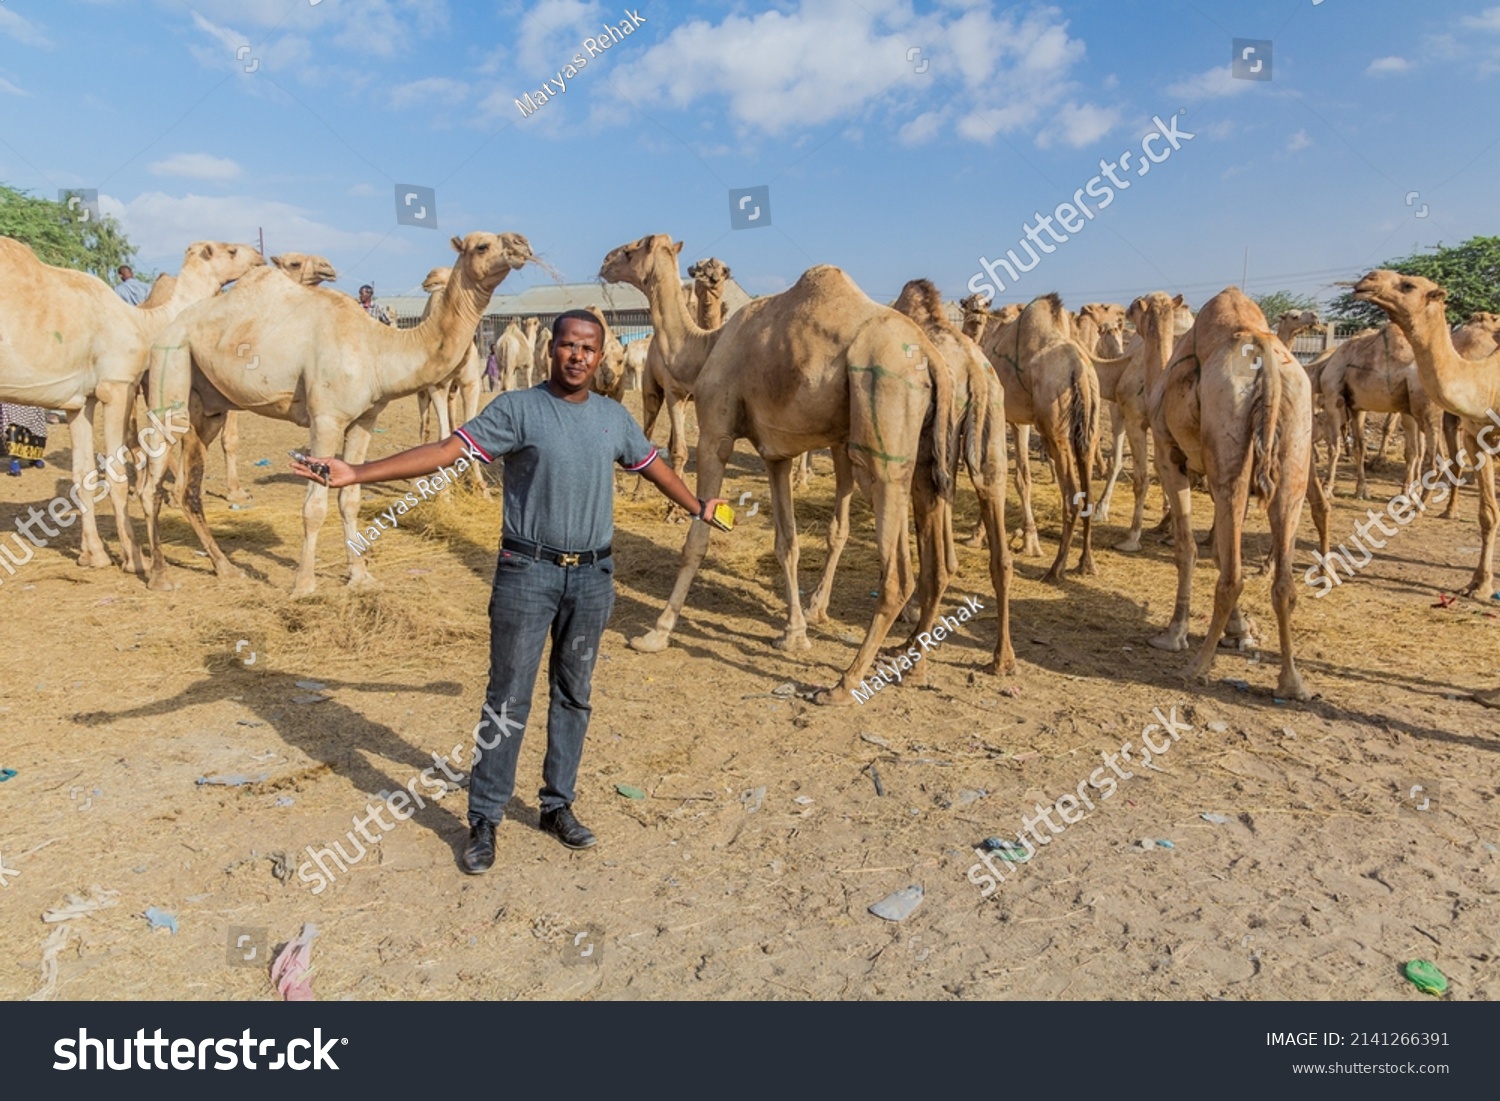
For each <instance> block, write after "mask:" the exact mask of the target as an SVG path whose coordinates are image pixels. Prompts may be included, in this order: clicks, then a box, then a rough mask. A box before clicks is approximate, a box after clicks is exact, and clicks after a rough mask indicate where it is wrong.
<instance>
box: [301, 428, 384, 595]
mask: <svg viewBox="0 0 1500 1101" xmlns="http://www.w3.org/2000/svg"><path fill="white" fill-rule="evenodd" d="M311 427H312V442H311V443H310V444H309V445H308V454H309V455H337V454H338V453H339V452H340V451H341V450H342V449H343V443H344V437H345V431H344V428H343V426H342V425H340V424H339V423H338V422H337V421H336V420H334V419H333V418H331V417H314V418H313V421H312V425H311ZM346 488H347V489H357V487H356V486H348V487H346ZM340 492H341V493H342V492H343V491H340ZM354 508H355V510H356V512H357V511H358V508H359V498H358V497H357V496H356V497H355V498H354ZM342 509H343V500H342V497H341V498H340V511H342ZM327 515H328V487H327V486H325V485H323V483H321V482H313V481H309V482H308V483H307V496H306V497H305V498H303V501H302V557H301V559H300V560H299V561H298V563H297V577H296V579H295V580H294V581H293V582H292V595H293V596H311V595H312V594H313V592H314V591H315V590H316V589H317V586H318V579H317V574H316V573H315V569H316V567H317V562H318V529H319V528H321V527H322V526H323V520H324V518H325V517H326V516H327ZM366 576H368V574H366ZM349 579H350V581H351V582H352V581H353V580H354V571H353V569H352V568H351V570H350V578H349Z"/></svg>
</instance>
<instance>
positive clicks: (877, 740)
mask: <svg viewBox="0 0 1500 1101" xmlns="http://www.w3.org/2000/svg"><path fill="white" fill-rule="evenodd" d="M859 740H860V741H862V742H869V743H870V744H871V745H878V746H884V747H885V748H886V749H890V748H891V743H890V742H888V741H886V740H885V739H884V738H882V737H881V736H880V735H879V734H861V735H860V736H859Z"/></svg>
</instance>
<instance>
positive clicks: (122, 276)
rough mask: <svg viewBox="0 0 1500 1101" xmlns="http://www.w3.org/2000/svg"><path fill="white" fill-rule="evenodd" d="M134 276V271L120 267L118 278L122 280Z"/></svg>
mask: <svg viewBox="0 0 1500 1101" xmlns="http://www.w3.org/2000/svg"><path fill="white" fill-rule="evenodd" d="M134 278H135V272H134V271H132V270H131V269H130V268H121V269H120V279H121V280H122V281H124V280H126V279H134Z"/></svg>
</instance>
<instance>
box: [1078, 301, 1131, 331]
mask: <svg viewBox="0 0 1500 1101" xmlns="http://www.w3.org/2000/svg"><path fill="white" fill-rule="evenodd" d="M1078 316H1079V317H1081V318H1086V319H1088V320H1090V321H1092V322H1093V323H1094V327H1095V328H1097V329H1098V330H1099V332H1100V333H1108V332H1117V331H1119V330H1121V329H1123V328H1125V307H1124V306H1119V305H1116V304H1115V303H1113V302H1090V303H1088V304H1087V305H1085V306H1084V307H1083V308H1082V309H1081V310H1079V311H1078Z"/></svg>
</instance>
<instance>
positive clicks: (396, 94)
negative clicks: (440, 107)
mask: <svg viewBox="0 0 1500 1101" xmlns="http://www.w3.org/2000/svg"><path fill="white" fill-rule="evenodd" d="M468 95H469V86H468V85H467V84H465V83H464V82H463V81H461V80H450V79H449V78H447V77H445V76H430V77H427V78H426V79H424V80H413V81H411V82H410V83H407V84H398V85H396V86H395V87H394V88H392V89H391V106H392V107H394V108H396V109H397V110H400V109H401V108H403V107H415V106H418V105H420V104H423V103H427V102H429V101H434V100H435V101H437V102H438V103H445V104H457V103H462V102H463V101H464V100H465V99H466V98H467V97H468Z"/></svg>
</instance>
